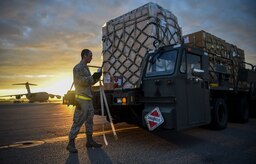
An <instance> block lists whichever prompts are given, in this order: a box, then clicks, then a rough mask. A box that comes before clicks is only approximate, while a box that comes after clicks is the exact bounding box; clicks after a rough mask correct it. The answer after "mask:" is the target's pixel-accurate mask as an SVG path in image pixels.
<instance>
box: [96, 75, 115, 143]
mask: <svg viewBox="0 0 256 164" xmlns="http://www.w3.org/2000/svg"><path fill="white" fill-rule="evenodd" d="M99 82H100V103H101V114H102V116H104V106H105V107H106V111H107V115H108V118H109V122H110V125H111V128H112V132H113V135H114V138H115V139H116V140H117V139H118V137H117V134H116V129H115V126H114V124H113V121H112V116H111V113H110V111H109V107H108V102H107V98H106V95H105V92H104V88H103V86H102V83H101V80H100V81H99ZM102 130H103V139H104V142H105V144H106V145H108V141H107V139H106V136H105V133H104V130H105V127H104V123H103V124H102Z"/></svg>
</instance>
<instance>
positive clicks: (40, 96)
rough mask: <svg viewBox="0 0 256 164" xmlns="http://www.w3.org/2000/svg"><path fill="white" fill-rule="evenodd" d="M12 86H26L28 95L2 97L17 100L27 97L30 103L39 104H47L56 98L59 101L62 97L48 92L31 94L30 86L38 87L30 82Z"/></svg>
mask: <svg viewBox="0 0 256 164" xmlns="http://www.w3.org/2000/svg"><path fill="white" fill-rule="evenodd" d="M12 85H25V86H26V89H27V91H28V93H24V94H16V95H6V96H1V97H12V96H15V97H16V99H18V100H19V99H20V98H21V97H22V96H24V95H25V96H26V98H27V99H28V100H29V102H36V101H39V102H45V101H47V100H48V99H49V97H50V98H54V97H56V98H57V99H60V98H61V96H60V95H55V94H49V93H47V92H35V93H31V91H30V87H29V86H30V85H33V86H37V85H36V84H32V83H29V82H26V83H17V84H12Z"/></svg>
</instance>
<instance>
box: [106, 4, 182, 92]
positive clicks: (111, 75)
mask: <svg viewBox="0 0 256 164" xmlns="http://www.w3.org/2000/svg"><path fill="white" fill-rule="evenodd" d="M181 38H182V34H181V28H180V27H179V25H178V20H177V18H176V16H175V15H173V14H172V12H170V11H168V10H166V9H163V8H162V7H160V6H159V5H157V4H155V3H148V4H146V5H144V6H141V7H139V8H137V9H135V10H133V11H131V12H128V13H126V14H124V15H122V16H120V17H117V18H115V19H112V20H110V21H108V22H107V23H106V24H105V26H104V27H103V28H102V41H103V71H104V76H103V78H104V86H105V89H113V88H114V87H115V86H117V85H118V86H119V87H122V88H135V87H136V84H137V82H138V80H139V77H140V71H141V70H140V66H141V62H142V59H143V57H144V55H145V54H146V52H147V51H148V50H150V49H153V48H154V46H153V43H154V41H158V42H159V43H160V45H161V46H164V45H169V44H177V43H181Z"/></svg>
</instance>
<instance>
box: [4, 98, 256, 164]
mask: <svg viewBox="0 0 256 164" xmlns="http://www.w3.org/2000/svg"><path fill="white" fill-rule="evenodd" d="M73 112H74V107H67V106H65V105H62V104H61V103H31V104H30V103H20V104H12V103H5V104H0V163H1V164H5V163H8V164H9V163H107V164H108V163H125V164H126V163H235V164H236V163H238V164H239V163H243V164H244V163H256V119H255V118H253V119H252V118H251V119H250V121H249V122H248V123H246V124H236V123H229V124H228V128H227V129H225V130H222V131H213V130H209V129H206V128H200V127H199V128H191V129H187V130H183V131H178V132H177V131H174V130H160V131H159V130H158V131H155V132H148V131H147V130H146V129H143V128H140V127H138V126H135V125H129V124H125V123H120V124H116V125H115V127H116V130H117V135H118V140H115V139H114V137H113V134H112V132H111V128H110V126H109V123H108V122H107V121H106V120H105V118H104V117H101V116H95V119H94V123H95V126H94V129H95V130H94V131H95V133H94V136H95V140H96V141H98V142H101V143H104V141H103V136H102V134H103V132H102V124H105V133H106V138H107V141H108V145H107V146H106V145H104V146H103V147H102V148H100V149H91V148H90V149H86V148H85V140H86V139H85V135H84V128H83V127H82V128H81V131H80V134H79V136H78V139H77V140H76V143H77V148H78V151H79V152H78V153H77V154H70V153H69V152H67V151H66V149H65V147H66V145H67V142H68V137H67V135H68V132H69V129H70V126H71V124H72V117H73Z"/></svg>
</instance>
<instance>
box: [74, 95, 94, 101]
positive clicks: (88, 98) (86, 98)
mask: <svg viewBox="0 0 256 164" xmlns="http://www.w3.org/2000/svg"><path fill="white" fill-rule="evenodd" d="M76 98H78V99H81V100H89V101H90V100H92V98H90V97H86V96H81V95H76Z"/></svg>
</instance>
